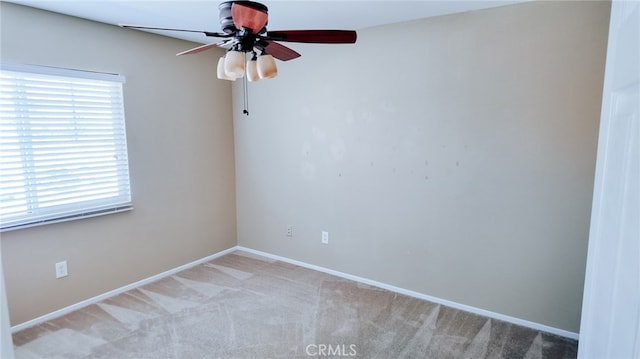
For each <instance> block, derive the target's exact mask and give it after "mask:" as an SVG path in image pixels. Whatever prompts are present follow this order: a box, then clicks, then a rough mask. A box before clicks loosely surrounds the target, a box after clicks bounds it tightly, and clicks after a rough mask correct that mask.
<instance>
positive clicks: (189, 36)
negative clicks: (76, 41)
mask: <svg viewBox="0 0 640 359" xmlns="http://www.w3.org/2000/svg"><path fill="white" fill-rule="evenodd" d="M523 1H529V0H498V1H488V0H469V1H458V0H449V1H433V0H422V1H420V0H413V1H389V0H387V1H381V0H378V1H375V0H374V1H370V0H348V1H337V0H328V1H317V0H316V1H310V0H265V1H260V2H261V3H263V4H264V5H266V6H267V7H268V8H269V25H268V30H294V29H344V30H360V29H363V28H367V27H371V26H378V25H386V24H391V23H396V22H402V21H408V20H415V19H421V18H425V17H431V16H438V15H445V14H451V13H457V12H464V11H472V10H479V9H485V8H490V7H496V6H502V5H509V4H513V3H517V2H523ZM8 2H12V3H17V4H22V5H27V6H31V7H35V8H40V9H44V10H49V11H54V12H58V13H62V14H67V15H72V16H77V17H81V18H85V19H89V20H94V21H99V22H104V23H107V24H113V25H117V24H136V25H143V26H151V27H166V28H179V29H190V30H205V31H214V32H219V31H220V23H219V20H218V4H220V3H221V2H222V1H219V0H216V1H212V0H201V1H178V0H173V1H171V0H128V1H124V0H95V1H94V0H66V1H64V0H8ZM157 33H159V34H162V35H166V36H170V37H175V38H179V39H184V40H190V41H194V42H200V43H209V42H212V41H211V39H207V38H206V37H205V36H204V35H203V34H201V33H184V32H169V31H161V32H157Z"/></svg>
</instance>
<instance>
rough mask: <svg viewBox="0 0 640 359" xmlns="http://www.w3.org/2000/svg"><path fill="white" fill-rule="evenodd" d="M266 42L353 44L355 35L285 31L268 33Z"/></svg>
mask: <svg viewBox="0 0 640 359" xmlns="http://www.w3.org/2000/svg"><path fill="white" fill-rule="evenodd" d="M266 38H267V39H268V40H276V41H289V42H306V43H320V44H353V43H355V42H356V38H357V34H356V32H355V31H350V30H285V31H269V32H267V36H266Z"/></svg>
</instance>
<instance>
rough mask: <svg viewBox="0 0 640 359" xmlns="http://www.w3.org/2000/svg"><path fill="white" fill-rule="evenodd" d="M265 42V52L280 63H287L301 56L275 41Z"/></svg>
mask: <svg viewBox="0 0 640 359" xmlns="http://www.w3.org/2000/svg"><path fill="white" fill-rule="evenodd" d="M266 42H267V43H268V45H267V46H265V51H266V52H267V53H268V54H270V55H271V56H273V57H275V58H276V59H278V60H280V61H289V60H293V59H295V58H298V57H300V56H302V55H300V54H299V53H297V52H295V51H294V50H292V49H290V48H288V47H286V46H284V45H281V44H279V43H277V42H275V41H271V40H266Z"/></svg>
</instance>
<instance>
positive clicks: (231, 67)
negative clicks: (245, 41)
mask: <svg viewBox="0 0 640 359" xmlns="http://www.w3.org/2000/svg"><path fill="white" fill-rule="evenodd" d="M224 72H225V73H227V75H229V76H231V77H235V78H238V77H242V76H244V52H240V51H229V52H227V54H226V55H225V57H224Z"/></svg>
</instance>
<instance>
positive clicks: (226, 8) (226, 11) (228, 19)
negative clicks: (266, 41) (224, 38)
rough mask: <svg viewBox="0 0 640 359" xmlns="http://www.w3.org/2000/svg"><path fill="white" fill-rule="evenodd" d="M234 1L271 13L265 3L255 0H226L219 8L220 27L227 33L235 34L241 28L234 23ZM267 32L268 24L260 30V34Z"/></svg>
mask: <svg viewBox="0 0 640 359" xmlns="http://www.w3.org/2000/svg"><path fill="white" fill-rule="evenodd" d="M234 3H238V4H242V5H244V6H247V7H251V8H254V9H256V10H260V11H262V12H264V13H269V9H268V8H267V7H266V6H265V5H263V4H260V3H258V2H255V1H225V2H223V3H221V4H220V5H218V9H219V10H220V27H221V28H222V31H223V32H224V33H226V34H233V33H235V32H237V31H238V30H239V29H238V28H236V25H235V24H234V23H233V18H232V16H231V7H232V6H233V4H234ZM265 32H267V24H265V26H264V27H263V28H262V29H260V31H258V34H263V33H265Z"/></svg>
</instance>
